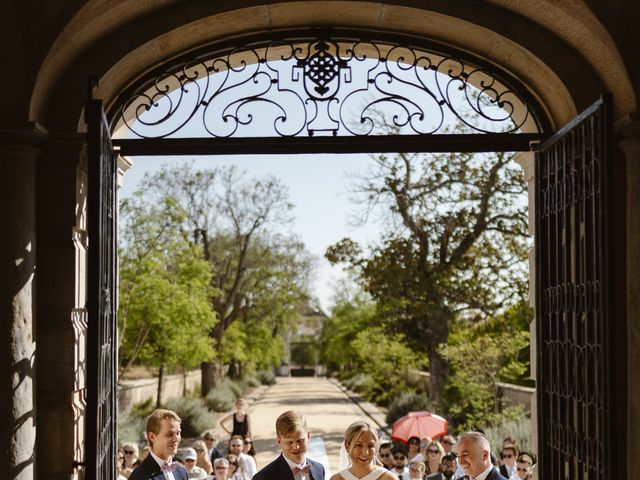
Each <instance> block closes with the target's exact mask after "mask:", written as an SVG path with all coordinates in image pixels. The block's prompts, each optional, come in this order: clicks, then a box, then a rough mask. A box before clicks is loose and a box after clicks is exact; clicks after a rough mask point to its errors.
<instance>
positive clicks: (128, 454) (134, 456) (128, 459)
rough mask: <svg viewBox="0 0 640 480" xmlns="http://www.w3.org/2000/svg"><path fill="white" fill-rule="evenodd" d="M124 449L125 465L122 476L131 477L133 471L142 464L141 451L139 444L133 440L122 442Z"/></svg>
mask: <svg viewBox="0 0 640 480" xmlns="http://www.w3.org/2000/svg"><path fill="white" fill-rule="evenodd" d="M122 451H123V452H124V465H123V467H122V476H123V477H126V478H129V475H131V472H133V470H134V469H135V468H136V467H137V466H138V465H139V464H140V461H139V460H138V456H139V452H138V445H136V444H135V443H132V442H126V443H123V444H122Z"/></svg>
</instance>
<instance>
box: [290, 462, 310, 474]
mask: <svg viewBox="0 0 640 480" xmlns="http://www.w3.org/2000/svg"><path fill="white" fill-rule="evenodd" d="M309 470H311V465H309V464H308V463H307V464H306V465H305V466H304V467H302V468H301V467H297V466H296V467H293V474H294V475H298V474H300V473H303V474H305V475H309Z"/></svg>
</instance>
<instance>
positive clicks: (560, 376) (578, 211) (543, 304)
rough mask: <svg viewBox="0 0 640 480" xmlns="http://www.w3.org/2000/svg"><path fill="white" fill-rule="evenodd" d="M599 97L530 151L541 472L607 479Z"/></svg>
mask: <svg viewBox="0 0 640 480" xmlns="http://www.w3.org/2000/svg"><path fill="white" fill-rule="evenodd" d="M608 126H609V123H608V116H607V104H606V102H604V100H600V101H599V102H597V103H596V104H595V105H594V106H592V107H591V108H590V109H589V110H588V111H586V112H585V113H584V114H582V115H581V116H579V117H578V118H577V119H576V120H575V121H574V122H572V124H571V125H569V126H568V127H566V128H565V129H563V131H561V132H559V134H558V135H556V136H554V137H553V138H552V139H551V140H549V142H547V144H546V145H543V147H542V149H541V151H540V153H539V154H538V155H537V159H536V169H537V170H536V202H537V207H536V221H537V226H536V265H537V275H536V280H537V294H536V297H537V304H536V328H537V335H538V349H539V351H538V379H537V380H538V382H537V385H538V409H539V411H538V416H539V422H538V425H539V430H538V436H539V439H540V442H539V448H540V466H541V470H542V471H541V472H540V477H541V478H554V479H571V480H583V479H589V480H593V479H599V480H605V479H608V478H609V476H608V475H609V473H608V472H609V464H608V462H609V460H610V455H609V451H608V448H609V437H608V414H609V413H608V412H609V407H610V405H609V403H608V384H607V372H608V370H607V369H608V368H609V365H608V360H607V359H608V353H609V345H608V341H609V340H608V329H609V321H610V320H609V315H608V290H607V288H608V279H607V274H608V273H607V272H608V255H607V248H608V247H607V242H606V239H607V231H608V225H607V208H608V203H607V189H606V179H607V176H608V169H609V158H608V147H607V142H608V130H607V129H608Z"/></svg>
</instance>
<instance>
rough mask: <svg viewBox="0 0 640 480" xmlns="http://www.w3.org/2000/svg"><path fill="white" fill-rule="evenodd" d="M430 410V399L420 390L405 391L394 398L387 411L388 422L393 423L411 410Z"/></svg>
mask: <svg viewBox="0 0 640 480" xmlns="http://www.w3.org/2000/svg"><path fill="white" fill-rule="evenodd" d="M422 410H430V404H429V399H428V398H427V397H426V395H424V394H421V393H418V392H404V393H402V394H400V395H398V396H397V397H396V398H394V399H393V401H392V402H391V405H389V410H388V411H387V418H386V420H387V424H388V425H393V424H394V422H395V421H396V420H398V419H399V418H401V417H404V416H405V415H407V414H408V413H409V412H420V411H422Z"/></svg>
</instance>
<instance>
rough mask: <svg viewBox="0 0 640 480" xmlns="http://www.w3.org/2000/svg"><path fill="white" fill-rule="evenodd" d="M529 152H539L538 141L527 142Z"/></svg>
mask: <svg viewBox="0 0 640 480" xmlns="http://www.w3.org/2000/svg"><path fill="white" fill-rule="evenodd" d="M529 150H530V151H531V152H539V151H540V140H531V141H530V142H529Z"/></svg>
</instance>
